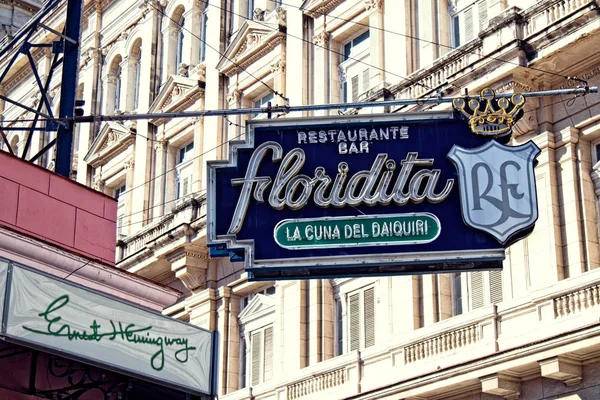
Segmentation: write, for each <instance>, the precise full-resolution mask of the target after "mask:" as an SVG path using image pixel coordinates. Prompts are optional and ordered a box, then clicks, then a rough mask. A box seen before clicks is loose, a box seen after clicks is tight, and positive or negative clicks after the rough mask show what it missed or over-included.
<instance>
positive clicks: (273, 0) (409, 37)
mask: <svg viewBox="0 0 600 400" xmlns="http://www.w3.org/2000/svg"><path fill="white" fill-rule="evenodd" d="M269 1H270V2H272V3H275V4H281V5H285V6H286V7H291V8H295V9H298V10H301V11H302V7H298V6H295V5H293V4H289V3H282V2H278V1H277V0H269ZM327 17H329V18H332V19H336V20H339V21H343V22H347V23H350V24H353V25H358V26H363V27H365V28H369V29H374V30H378V31H380V32H384V33H391V34H393V35H398V36H401V37H405V38H407V39H412V40H416V41H419V42H424V43H428V44H433V45H436V46H440V47H445V48H447V49H451V50H454V49H456V48H457V47H453V46H450V45H447V44H442V43H439V42H434V41H431V40H427V39H422V38H419V37H416V36H412V35H407V34H404V33H400V32H394V31H390V30H387V29H384V28H379V27H376V26H371V25H369V24H365V23H362V22H356V21H352V20H349V19H345V18H341V17H337V16H335V15H331V14H327ZM458 48H460V47H458ZM466 53H469V54H477V52H476V51H475V50H471V51H466ZM486 58H490V59H492V60H495V61H500V62H503V63H506V64H512V65H516V66H519V67H522V68H525V69H530V70H533V71H538V72H541V73H544V74H549V75H554V76H558V77H560V78H563V79H569V78H570V77H569V76H567V75H562V74H559V73H556V72H552V71H546V70H543V69H540V68H536V67H530V66H525V65H521V64H519V63H517V62H513V61H508V60H503V59H501V58H497V57H493V56H490V55H488V56H486Z"/></svg>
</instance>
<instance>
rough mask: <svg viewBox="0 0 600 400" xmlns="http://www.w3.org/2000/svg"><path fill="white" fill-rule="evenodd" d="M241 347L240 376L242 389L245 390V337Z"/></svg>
mask: <svg viewBox="0 0 600 400" xmlns="http://www.w3.org/2000/svg"><path fill="white" fill-rule="evenodd" d="M240 347H241V360H240V375H241V376H242V379H241V387H240V389H243V388H245V387H246V339H244V337H242V338H241V340H240Z"/></svg>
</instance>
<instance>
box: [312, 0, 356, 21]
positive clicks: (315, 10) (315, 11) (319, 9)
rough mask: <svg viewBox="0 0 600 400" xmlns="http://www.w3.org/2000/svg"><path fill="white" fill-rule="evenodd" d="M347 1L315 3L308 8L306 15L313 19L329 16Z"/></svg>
mask: <svg viewBox="0 0 600 400" xmlns="http://www.w3.org/2000/svg"><path fill="white" fill-rule="evenodd" d="M344 1H346V0H320V1H314V2H313V3H312V4H310V5H309V6H308V7H307V8H305V9H304V13H305V14H306V15H308V16H309V17H311V18H318V17H320V16H321V15H324V14H328V13H329V11H331V10H333V9H334V8H336V7H337V6H339V5H340V4H342V3H343V2H344Z"/></svg>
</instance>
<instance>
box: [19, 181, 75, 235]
mask: <svg viewBox="0 0 600 400" xmlns="http://www.w3.org/2000/svg"><path fill="white" fill-rule="evenodd" d="M17 226H18V227H20V228H23V229H26V230H28V231H29V232H35V233H39V234H40V235H42V236H43V237H45V238H48V239H50V240H53V241H55V242H58V243H62V244H66V245H67V246H71V247H72V246H73V241H74V240H75V207H73V206H71V205H69V204H66V203H63V202H62V201H60V200H56V199H53V198H52V197H50V196H46V195H44V194H41V193H39V192H36V191H35V190H31V189H29V188H27V187H25V186H21V188H20V189H19V210H18V212H17Z"/></svg>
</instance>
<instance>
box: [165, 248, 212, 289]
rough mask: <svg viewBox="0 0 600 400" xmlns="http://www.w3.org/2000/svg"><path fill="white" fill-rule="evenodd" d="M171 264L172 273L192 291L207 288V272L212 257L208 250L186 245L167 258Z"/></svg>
mask: <svg viewBox="0 0 600 400" xmlns="http://www.w3.org/2000/svg"><path fill="white" fill-rule="evenodd" d="M166 259H167V261H169V262H170V263H171V271H173V272H175V277H176V278H177V279H179V280H181V282H183V284H184V285H185V287H186V288H187V289H188V290H190V291H192V290H195V289H205V288H206V272H207V269H208V264H209V262H210V257H209V256H208V252H207V250H206V249H203V248H200V247H197V246H191V245H186V246H184V247H181V248H179V249H177V250H175V251H174V252H172V253H170V254H168V255H167V256H166Z"/></svg>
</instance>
